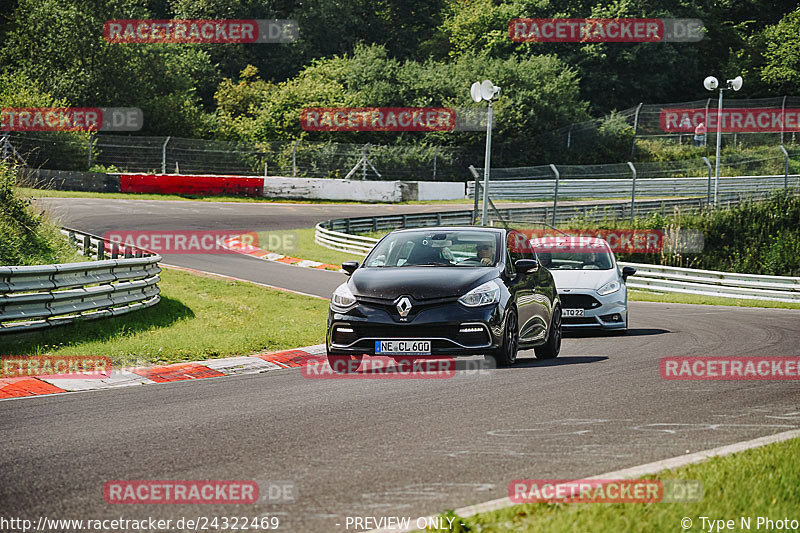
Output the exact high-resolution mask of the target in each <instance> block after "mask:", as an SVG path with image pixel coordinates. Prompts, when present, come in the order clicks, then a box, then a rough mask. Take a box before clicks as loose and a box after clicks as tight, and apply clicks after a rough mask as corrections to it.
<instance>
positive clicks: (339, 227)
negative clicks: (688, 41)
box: [314, 195, 800, 302]
mask: <svg viewBox="0 0 800 533" xmlns="http://www.w3.org/2000/svg"><path fill="white" fill-rule="evenodd" d="M726 198H727V201H729V202H731V203H734V201H735V200H736V198H734V197H732V196H730V195H728V196H727V197H726ZM692 202H694V204H692V203H689V202H687V201H686V200H671V201H668V200H664V201H654V200H652V201H646V202H636V207H635V212H636V213H638V214H644V213H646V212H648V211H647V210H648V209H649V210H651V211H652V210H658V209H659V204H663V205H662V206H661V209H664V208H665V206H670V208H671V207H673V206H676V205H680V206H682V207H683V208H686V207H692V206H693V205H694V206H702V205H703V202H702V200H697V199H694V200H692ZM640 204H641V205H640ZM599 208H603V210H605V209H612V210H614V209H625V208H627V209H628V211H629V210H630V208H629V207H628V205H627V204H605V205H604V204H594V205H578V206H563V207H562V208H560V209H559V212H558V215H559V216H558V217H557V218H558V221H566V220H569V219H570V218H572V217H573V216H574V215H575V214H577V213H576V212H575V211H574V210H575V209H578V210H581V209H587V211H586V213H584V216H586V215H587V214H591V213H597V212H600V213H603V211H601V210H600V209H599ZM542 209H544V208H514V209H500V210H499V212H500V213H501V214H502V215H503V216H504V217H507V218H506V220H512V221H514V222H520V221H523V222H531V223H533V222H541V221H543V220H549V216H545V217H542V215H547V211H546V210H544V211H542ZM562 209H563V210H564V211H561V210H562ZM535 216H539V218H538V219H535V218H534V217H535ZM471 217H472V211H450V212H439V213H418V214H407V215H389V216H377V217H358V218H340V219H334V220H328V221H325V222H321V223H319V224H317V226H316V228H315V230H316V231H315V235H314V240H315V241H316V243H317V244H319V245H321V246H325V247H326V248H331V249H334V250H340V251H344V252H348V253H352V254H355V255H360V256H364V255H366V254H367V253H369V251H370V250H371V249H372V247H373V246H375V244H376V243H377V242H378V239H375V238H372V237H365V236H362V235H353V234H352V233H351V232H360V233H365V232H370V231H380V230H391V229H397V228H419V227H427V226H439V225H451V226H452V225H469V224H470V223H471ZM587 218H590V219H591V218H593V217H592V216H587ZM619 264H620V265H621V266H632V267H635V268H636V275H635V276H633V277H631V278H629V279H628V282H627V285H628V287H630V288H632V289H645V290H651V291H656V292H679V293H685V294H698V295H704V296H722V297H727V298H743V299H758V300H771V301H779V302H800V278H797V277H785V276H762V275H757V274H739V273H731V272H720V271H715V270H698V269H692V268H678V267H671V266H661V265H651V264H643V263H623V262H620V263H619Z"/></svg>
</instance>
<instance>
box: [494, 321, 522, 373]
mask: <svg viewBox="0 0 800 533" xmlns="http://www.w3.org/2000/svg"><path fill="white" fill-rule="evenodd" d="M517 351H519V325H518V324H517V312H516V311H514V310H513V309H512V310H511V311H509V312H508V316H506V325H505V328H503V345H502V346H501V347H500V348H498V349H497V350H495V351H494V352H493V353H492V354H490V357H491V358H492V359H494V361H495V363H497V366H511V365H513V364H514V363H515V362H516V361H517Z"/></svg>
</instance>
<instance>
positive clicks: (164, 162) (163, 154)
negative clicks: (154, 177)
mask: <svg viewBox="0 0 800 533" xmlns="http://www.w3.org/2000/svg"><path fill="white" fill-rule="evenodd" d="M170 138H171V136H169V135H168V136H167V138H166V139H165V140H164V144H163V145H162V146H161V173H162V174H166V173H167V143H168V142H169V140H170Z"/></svg>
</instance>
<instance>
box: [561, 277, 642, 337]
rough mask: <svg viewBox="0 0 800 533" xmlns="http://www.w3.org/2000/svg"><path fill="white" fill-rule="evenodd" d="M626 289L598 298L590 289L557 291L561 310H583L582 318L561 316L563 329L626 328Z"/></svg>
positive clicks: (595, 292) (623, 287)
mask: <svg viewBox="0 0 800 533" xmlns="http://www.w3.org/2000/svg"><path fill="white" fill-rule="evenodd" d="M626 290H627V289H626V288H625V286H624V285H623V286H622V288H621V289H620V290H618V291H617V292H613V293H611V294H607V295H605V296H600V295H599V294H597V291H594V290H591V289H570V291H569V292H562V291H559V293H558V295H559V297H560V298H561V306H562V309H583V316H582V317H568V316H563V317H562V319H561V325H562V327H563V328H564V329H606V330H618V329H625V328H627V327H628V301H627V293H626Z"/></svg>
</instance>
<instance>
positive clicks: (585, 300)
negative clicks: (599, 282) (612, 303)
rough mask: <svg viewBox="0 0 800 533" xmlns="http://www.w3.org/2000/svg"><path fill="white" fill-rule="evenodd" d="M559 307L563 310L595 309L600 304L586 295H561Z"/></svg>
mask: <svg viewBox="0 0 800 533" xmlns="http://www.w3.org/2000/svg"><path fill="white" fill-rule="evenodd" d="M558 297H559V298H561V305H562V307H564V309H595V308H597V307H600V306H601V305H603V304H601V303H600V302H598V301H597V299H596V298H594V297H593V296H590V295H588V294H561V293H559V295H558Z"/></svg>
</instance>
